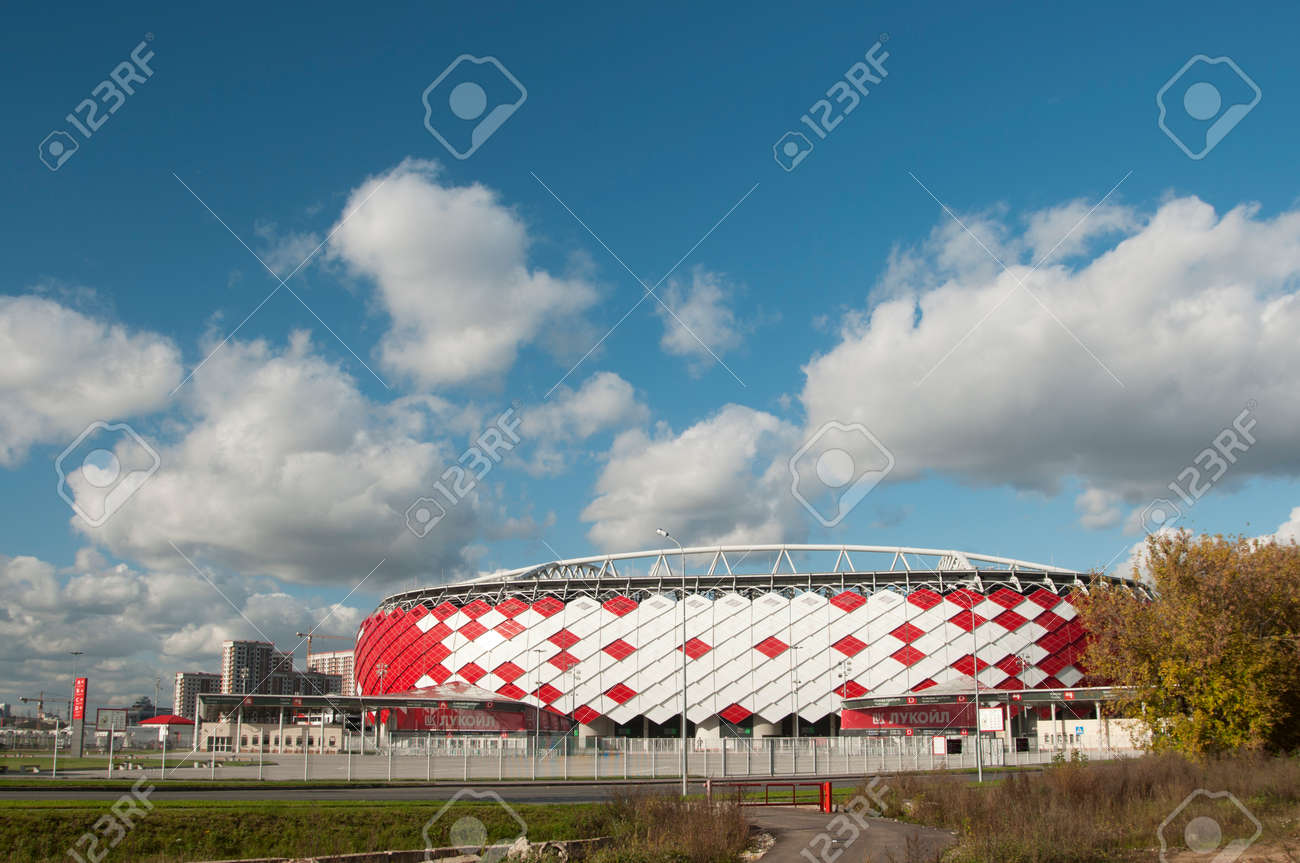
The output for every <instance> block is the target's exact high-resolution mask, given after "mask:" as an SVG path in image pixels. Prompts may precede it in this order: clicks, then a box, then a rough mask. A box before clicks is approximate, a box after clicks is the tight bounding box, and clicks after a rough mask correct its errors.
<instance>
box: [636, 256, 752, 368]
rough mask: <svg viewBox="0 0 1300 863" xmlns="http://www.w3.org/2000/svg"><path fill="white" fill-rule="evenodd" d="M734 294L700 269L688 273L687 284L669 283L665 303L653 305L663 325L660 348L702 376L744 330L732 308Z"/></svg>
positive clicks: (715, 274)
mask: <svg viewBox="0 0 1300 863" xmlns="http://www.w3.org/2000/svg"><path fill="white" fill-rule="evenodd" d="M733 294H734V290H733V288H732V287H731V286H730V285H728V284H727V283H726V282H725V281H724V280H723V278H722V277H721V276H720V275H718V274H717V273H711V272H708V271H707V270H704V269H703V268H700V267H696V268H695V270H694V272H693V273H692V274H691V281H690V284H682V283H681V282H680V281H678V280H676V279H674V280H672V281H670V282H669V283H668V286H667V287H666V288H665V289H664V291H663V299H664V302H663V303H662V304H656V305H655V313H656V314H658V315H659V318H660V320H661V321H663V326H664V334H663V337H662V338H660V340H659V346H660V347H661V348H663V350H664V351H665V352H667V353H669V354H672V355H673V356H679V357H685V358H687V359H688V360H690V361H691V362H690V369H691V372H692V374H696V375H698V374H701V373H702V372H703V371H704V370H705V369H707V368H709V366H710V365H712V364H713V363H714V362H715V360H714V356H715V355H716V356H719V357H720V356H722V355H723V354H725V353H726V352H728V351H730V350H732V349H733V348H735V347H737V346H738V345H739V344H740V341H741V335H742V332H743V330H744V327H743V326H742V325H741V324H740V323H739V322H738V321H737V319H736V313H735V311H734V310H733V309H732V308H731V304H732V302H733V299H734V297H733ZM665 306H667V308H665ZM669 309H672V311H671V312H669V311H668V310H669Z"/></svg>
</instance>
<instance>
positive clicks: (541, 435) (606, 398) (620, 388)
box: [520, 372, 650, 476]
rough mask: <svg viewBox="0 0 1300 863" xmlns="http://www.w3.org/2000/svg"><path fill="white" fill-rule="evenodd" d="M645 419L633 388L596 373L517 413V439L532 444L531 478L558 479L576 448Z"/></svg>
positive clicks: (645, 411) (614, 377) (646, 413)
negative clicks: (518, 436) (606, 433)
mask: <svg viewBox="0 0 1300 863" xmlns="http://www.w3.org/2000/svg"><path fill="white" fill-rule="evenodd" d="M649 418H650V410H649V408H647V407H646V406H645V404H644V403H643V402H641V401H639V400H638V399H637V395H636V390H635V388H634V387H633V386H632V385H631V384H630V383H628V382H627V381H626V380H624V379H623V378H621V377H619V376H618V375H617V374H615V373H613V372H597V373H596V374H594V375H592V376H591V377H589V378H587V379H586V380H585V381H583V383H582V386H580V387H579V388H578V389H577V390H573V389H571V388H569V387H566V386H561V387H557V388H556V390H555V392H554V393H553V394H552V395H551V397H550V398H549V399H547V400H546V401H545V402H543V403H542V404H541V405H539V406H538V407H535V408H533V409H531V410H527V411H525V412H524V413H523V416H522V420H521V425H520V434H521V436H522V437H523V438H524V440H525V441H526V442H530V443H534V444H535V449H534V451H533V455H532V458H531V459H530V460H529V462H528V465H527V468H528V471H529V472H530V473H532V474H533V475H534V476H553V475H555V474H559V473H562V472H563V471H564V470H565V469H566V468H567V466H568V463H569V461H570V460H571V457H572V450H573V448H574V446H575V445H576V444H579V443H582V442H583V441H586V440H587V439H588V438H590V437H592V436H593V435H596V434H600V433H601V432H606V431H609V430H611V429H621V428H626V427H628V426H631V425H639V424H641V423H644V422H646V421H647V420H648V419H649Z"/></svg>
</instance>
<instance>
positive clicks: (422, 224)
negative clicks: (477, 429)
mask: <svg viewBox="0 0 1300 863" xmlns="http://www.w3.org/2000/svg"><path fill="white" fill-rule="evenodd" d="M336 231H337V232H336V233H335V234H334V237H333V239H332V240H331V241H330V253H331V255H332V256H334V257H335V258H337V259H339V260H342V261H343V262H345V263H346V264H347V266H348V267H349V268H350V269H351V270H352V271H353V272H355V273H357V274H359V275H361V276H364V277H366V278H369V279H372V280H373V281H374V283H375V285H376V287H377V288H378V294H377V298H378V302H379V303H380V305H381V306H382V307H383V309H384V311H385V312H386V313H387V314H388V316H389V317H390V319H391V326H390V328H389V330H388V332H387V333H385V334H384V336H383V337H382V339H381V340H380V344H379V348H378V351H379V355H380V360H381V362H382V364H383V366H384V367H385V368H387V369H389V370H391V371H393V372H395V373H396V374H398V375H399V376H401V377H402V378H404V379H406V380H409V381H412V382H414V383H415V384H417V385H419V386H422V387H428V388H437V387H446V386H455V385H460V384H466V383H470V382H475V381H482V380H494V379H499V378H500V376H501V375H503V374H504V373H505V372H506V371H508V370H509V369H510V367H511V366H512V365H513V364H514V362H515V358H516V356H517V355H518V353H519V351H520V349H521V348H523V347H524V346H526V345H529V344H534V343H536V344H540V345H543V346H544V347H545V346H549V345H552V344H555V343H556V341H555V340H554V339H552V338H551V333H550V332H549V331H554V330H565V329H570V330H571V329H574V328H579V329H580V328H582V326H583V325H582V324H581V323H580V317H581V313H582V312H583V311H584V310H585V309H587V308H588V307H589V306H591V305H592V304H593V303H594V302H595V300H596V291H595V289H594V288H593V287H592V285H591V284H590V283H588V282H587V281H585V280H583V279H581V278H562V277H558V276H553V275H551V274H550V273H547V272H546V271H544V270H541V269H538V268H535V267H532V268H530V266H529V263H528V248H529V237H528V232H527V229H526V226H525V225H524V223H523V221H522V220H521V219H520V218H519V216H518V215H517V214H516V213H515V212H514V211H513V210H511V209H510V208H509V207H507V206H506V205H505V204H503V203H502V202H501V201H500V199H499V198H498V196H497V194H496V193H495V192H493V191H492V190H491V189H488V188H487V187H485V186H482V185H480V184H477V183H475V184H472V185H468V186H452V185H448V184H444V183H441V182H440V181H439V177H438V168H437V166H436V165H435V164H433V163H432V162H423V161H416V160H407V161H404V162H402V163H401V164H400V165H398V166H397V167H396V168H394V169H393V170H391V171H389V172H388V173H387V174H385V175H383V176H380V177H375V178H373V179H370V180H368V181H366V182H365V183H363V184H362V185H361V186H360V187H359V188H357V189H356V190H355V191H354V192H353V193H352V195H351V197H350V198H349V200H348V203H347V206H346V207H345V208H344V216H343V217H342V218H341V220H340V222H339V225H338V226H337V227H336Z"/></svg>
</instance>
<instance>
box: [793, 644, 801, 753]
mask: <svg viewBox="0 0 1300 863" xmlns="http://www.w3.org/2000/svg"><path fill="white" fill-rule="evenodd" d="M802 649H803V645H801V644H792V645H790V694H791V695H792V696H793V697H794V739H795V740H798V739H799V679H798V678H797V677H796V676H795V674H796V669H795V666H797V665H798V663H797V662H795V661H794V657H795V653H794V652H795V651H796V650H802Z"/></svg>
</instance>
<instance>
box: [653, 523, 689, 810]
mask: <svg viewBox="0 0 1300 863" xmlns="http://www.w3.org/2000/svg"><path fill="white" fill-rule="evenodd" d="M655 533H657V534H659V535H660V536H662V537H663V538H664V539H666V540H668V541H670V542H672V543H673V545H676V546H677V550H678V551H680V552H681V554H682V796H683V797H685V796H686V767H687V765H686V549H684V548H682V544H681V543H680V542H678V541H677V539H676V538H675V537H673V535H672V534H670V533H669V532H668V531H666V530H664V529H663V528H662V527H661V528H657V529H656V530H655Z"/></svg>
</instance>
